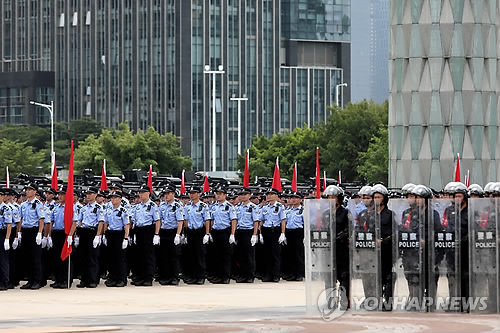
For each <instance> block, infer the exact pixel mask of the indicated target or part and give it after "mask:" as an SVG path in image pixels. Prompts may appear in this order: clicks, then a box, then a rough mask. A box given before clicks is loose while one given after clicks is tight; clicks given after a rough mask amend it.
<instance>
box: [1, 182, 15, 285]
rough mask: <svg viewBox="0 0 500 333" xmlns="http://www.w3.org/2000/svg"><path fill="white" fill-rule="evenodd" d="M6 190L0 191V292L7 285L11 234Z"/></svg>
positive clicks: (10, 219)
mask: <svg viewBox="0 0 500 333" xmlns="http://www.w3.org/2000/svg"><path fill="white" fill-rule="evenodd" d="M7 193H8V189H0V290H7V289H8V284H9V249H10V234H11V232H12V209H11V208H10V206H9V205H7V203H6V201H7Z"/></svg>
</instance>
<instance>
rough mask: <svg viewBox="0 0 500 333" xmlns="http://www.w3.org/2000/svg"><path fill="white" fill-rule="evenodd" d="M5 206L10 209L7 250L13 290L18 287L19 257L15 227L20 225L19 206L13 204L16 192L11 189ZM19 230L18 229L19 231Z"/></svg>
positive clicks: (10, 282) (10, 283) (8, 191)
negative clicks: (10, 223)
mask: <svg viewBox="0 0 500 333" xmlns="http://www.w3.org/2000/svg"><path fill="white" fill-rule="evenodd" d="M5 193H6V195H7V205H9V207H10V209H12V232H11V233H10V250H9V286H8V287H9V289H14V288H15V287H17V286H18V285H19V280H20V278H19V274H18V272H17V261H18V257H19V250H18V247H19V238H18V236H17V227H18V225H19V226H20V225H21V212H20V206H19V204H18V203H17V202H15V200H14V199H15V198H16V196H17V192H16V191H15V190H14V189H12V188H9V189H6V190H5ZM19 230H20V229H19Z"/></svg>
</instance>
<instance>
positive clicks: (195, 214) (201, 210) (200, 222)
mask: <svg viewBox="0 0 500 333" xmlns="http://www.w3.org/2000/svg"><path fill="white" fill-rule="evenodd" d="M185 215H186V220H187V221H188V228H189V229H199V228H202V227H203V226H204V225H205V221H207V220H210V212H209V208H208V206H207V204H205V203H203V202H201V201H198V202H197V203H196V204H193V203H190V204H189V205H187V206H186V209H185Z"/></svg>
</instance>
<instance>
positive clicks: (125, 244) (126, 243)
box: [122, 239, 128, 250]
mask: <svg viewBox="0 0 500 333" xmlns="http://www.w3.org/2000/svg"><path fill="white" fill-rule="evenodd" d="M127 246H128V239H124V240H123V242H122V250H125V249H126V248H127Z"/></svg>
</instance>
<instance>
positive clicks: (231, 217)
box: [205, 185, 238, 284]
mask: <svg viewBox="0 0 500 333" xmlns="http://www.w3.org/2000/svg"><path fill="white" fill-rule="evenodd" d="M226 196H227V189H226V187H224V186H222V185H220V186H219V187H217V188H216V189H215V199H216V202H215V203H214V207H213V213H212V217H213V225H212V232H211V234H210V235H205V237H208V238H210V236H212V237H213V257H214V259H215V260H214V261H213V265H214V267H213V268H214V270H213V272H214V277H213V279H212V280H211V281H210V282H212V283H217V284H228V283H229V280H230V277H231V257H232V252H233V251H232V250H233V249H232V246H233V245H235V244H236V239H235V236H234V233H235V232H236V225H237V223H238V220H237V216H236V210H235V208H234V206H233V205H232V204H230V203H229V202H228V201H226Z"/></svg>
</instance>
